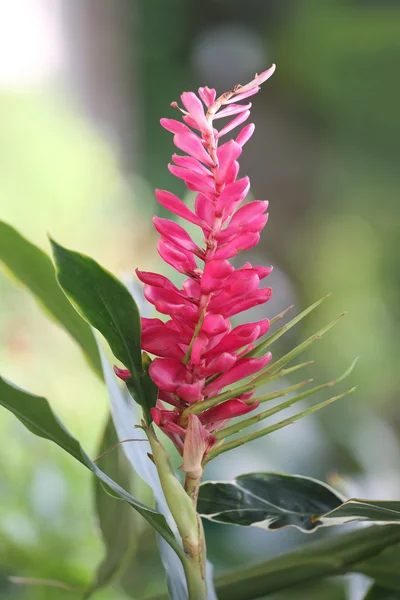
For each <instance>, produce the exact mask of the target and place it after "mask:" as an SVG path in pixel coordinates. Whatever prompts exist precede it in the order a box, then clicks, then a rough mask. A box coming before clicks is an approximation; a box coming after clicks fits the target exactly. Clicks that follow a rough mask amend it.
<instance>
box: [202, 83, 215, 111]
mask: <svg viewBox="0 0 400 600" xmlns="http://www.w3.org/2000/svg"><path fill="white" fill-rule="evenodd" d="M198 92H199V96H200V98H201V99H202V100H203V102H204V104H205V105H206V106H207V108H210V106H211V104H212V103H213V102H214V100H215V97H216V95H217V92H216V91H215V90H214V89H213V88H211V89H210V88H209V87H207V86H206V87H200V88H199V90H198Z"/></svg>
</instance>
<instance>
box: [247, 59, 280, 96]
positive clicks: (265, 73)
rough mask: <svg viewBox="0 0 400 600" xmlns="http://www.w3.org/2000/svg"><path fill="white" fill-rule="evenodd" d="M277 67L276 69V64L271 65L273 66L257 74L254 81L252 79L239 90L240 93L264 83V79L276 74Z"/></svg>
mask: <svg viewBox="0 0 400 600" xmlns="http://www.w3.org/2000/svg"><path fill="white" fill-rule="evenodd" d="M275 69H276V66H275V65H274V64H273V65H271V67H270V68H269V69H267V70H266V71H263V72H262V73H260V75H256V76H255V78H254V79H253V80H252V81H250V82H249V83H246V85H243V86H242V87H241V88H240V90H238V91H239V94H243V93H244V92H247V91H248V90H252V89H254V88H258V87H259V86H260V85H261V84H262V83H264V81H267V79H269V78H270V77H271V75H273V74H274V71H275Z"/></svg>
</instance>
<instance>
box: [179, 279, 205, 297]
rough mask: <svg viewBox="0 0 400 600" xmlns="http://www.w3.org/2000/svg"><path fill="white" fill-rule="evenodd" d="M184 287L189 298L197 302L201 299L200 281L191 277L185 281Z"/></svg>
mask: <svg viewBox="0 0 400 600" xmlns="http://www.w3.org/2000/svg"><path fill="white" fill-rule="evenodd" d="M182 287H183V290H184V292H185V294H186V297H187V298H189V299H191V298H194V299H196V301H197V299H198V298H199V297H200V293H201V292H200V284H199V282H198V281H195V280H194V279H192V278H191V277H189V278H188V279H185V281H184V282H183V285H182Z"/></svg>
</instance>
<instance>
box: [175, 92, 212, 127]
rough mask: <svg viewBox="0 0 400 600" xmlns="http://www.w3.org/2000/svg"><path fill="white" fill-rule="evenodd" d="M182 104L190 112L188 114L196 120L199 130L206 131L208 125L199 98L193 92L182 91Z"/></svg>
mask: <svg viewBox="0 0 400 600" xmlns="http://www.w3.org/2000/svg"><path fill="white" fill-rule="evenodd" d="M181 100H182V104H183V106H184V107H185V108H186V110H187V111H188V112H189V113H190V116H191V117H192V118H193V119H194V120H195V121H196V123H197V126H198V128H199V129H200V130H201V131H208V130H209V129H210V125H209V124H208V123H207V120H206V118H205V115H204V108H203V105H202V103H201V100H199V98H198V97H197V96H196V94H194V93H193V92H183V94H182V95H181Z"/></svg>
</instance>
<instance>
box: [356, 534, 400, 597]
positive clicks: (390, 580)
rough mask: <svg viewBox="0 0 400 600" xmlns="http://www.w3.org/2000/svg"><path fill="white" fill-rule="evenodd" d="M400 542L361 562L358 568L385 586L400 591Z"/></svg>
mask: <svg viewBox="0 0 400 600" xmlns="http://www.w3.org/2000/svg"><path fill="white" fill-rule="evenodd" d="M399 565H400V544H397V545H396V546H391V547H390V548H387V549H385V550H384V551H383V552H381V553H380V554H379V555H378V556H376V557H375V558H372V559H370V560H367V561H364V562H360V563H358V565H357V570H358V571H359V572H360V573H363V574H364V575H367V576H368V577H371V578H372V579H375V581H376V582H377V583H379V584H380V585H382V586H383V587H385V588H390V589H393V590H396V591H398V592H400V568H399Z"/></svg>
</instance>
